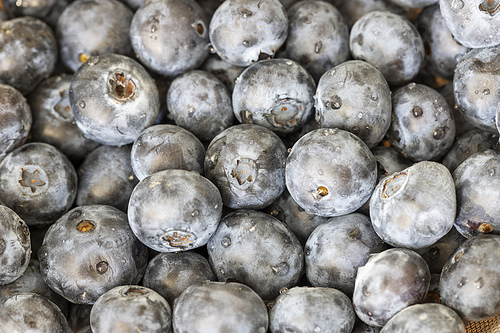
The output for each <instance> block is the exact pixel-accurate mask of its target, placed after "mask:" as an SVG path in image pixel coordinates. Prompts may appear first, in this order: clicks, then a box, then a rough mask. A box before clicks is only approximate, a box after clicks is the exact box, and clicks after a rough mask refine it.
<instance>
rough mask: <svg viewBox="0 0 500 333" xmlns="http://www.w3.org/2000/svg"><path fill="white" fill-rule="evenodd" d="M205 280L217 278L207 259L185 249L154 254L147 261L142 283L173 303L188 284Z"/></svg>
mask: <svg viewBox="0 0 500 333" xmlns="http://www.w3.org/2000/svg"><path fill="white" fill-rule="evenodd" d="M206 280H211V281H216V280H217V277H216V276H215V274H214V272H213V271H212V268H211V267H210V264H209V263H208V260H207V259H206V258H205V257H204V256H202V255H201V254H199V253H196V252H192V251H186V252H179V253H160V254H158V255H156V256H155V257H154V258H153V259H151V260H150V261H149V264H148V267H147V268H146V272H145V273H144V278H143V280H142V284H143V285H144V286H145V287H148V288H151V289H153V290H154V291H156V292H158V293H159V294H160V295H162V296H163V297H164V298H165V299H166V300H167V301H168V302H169V303H170V304H174V300H175V299H176V298H177V297H179V296H180V295H181V294H182V292H183V291H184V290H186V289H187V288H188V287H189V286H190V285H193V284H196V283H199V282H203V281H206Z"/></svg>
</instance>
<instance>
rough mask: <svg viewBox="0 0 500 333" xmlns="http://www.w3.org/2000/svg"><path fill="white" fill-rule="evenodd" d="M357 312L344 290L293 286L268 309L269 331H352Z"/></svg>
mask: <svg viewBox="0 0 500 333" xmlns="http://www.w3.org/2000/svg"><path fill="white" fill-rule="evenodd" d="M355 319H356V314H355V313H354V309H353V308H352V302H351V300H350V299H349V297H347V296H346V295H345V294H344V293H342V292H340V291H338V290H336V289H332V288H312V287H295V288H292V289H290V290H287V291H286V292H284V293H282V294H281V295H279V296H278V298H276V300H275V303H274V306H273V307H272V308H271V310H270V311H269V330H270V331H271V333H288V332H325V333H336V332H339V333H340V332H351V330H352V328H353V326H354V321H355Z"/></svg>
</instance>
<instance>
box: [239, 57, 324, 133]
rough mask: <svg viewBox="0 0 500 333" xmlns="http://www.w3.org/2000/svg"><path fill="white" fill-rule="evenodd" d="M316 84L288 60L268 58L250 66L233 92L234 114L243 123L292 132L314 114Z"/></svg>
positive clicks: (282, 131)
mask: <svg viewBox="0 0 500 333" xmlns="http://www.w3.org/2000/svg"><path fill="white" fill-rule="evenodd" d="M315 89H316V84H315V83H314V80H313V78H312V77H311V75H310V74H309V73H308V72H307V71H306V70H305V69H304V67H302V66H301V65H299V64H298V63H296V62H294V61H292V60H289V59H269V60H263V61H259V62H257V63H255V64H252V65H251V66H249V67H248V68H247V69H245V71H243V73H241V75H240V76H239V77H238V80H237V81H236V84H235V86H234V91H233V111H234V114H235V115H236V118H237V119H238V121H240V122H242V123H244V124H256V125H261V126H264V127H266V128H268V129H270V130H272V131H274V132H276V133H280V134H284V133H290V132H293V131H294V130H296V129H297V128H299V127H300V126H302V125H303V124H304V123H305V122H306V121H307V119H308V118H309V117H310V115H311V114H312V110H313V105H314V99H313V95H314V91H315Z"/></svg>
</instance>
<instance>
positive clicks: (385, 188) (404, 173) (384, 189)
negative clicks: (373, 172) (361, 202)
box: [382, 172, 408, 198]
mask: <svg viewBox="0 0 500 333" xmlns="http://www.w3.org/2000/svg"><path fill="white" fill-rule="evenodd" d="M407 175H408V174H407V173H406V172H401V173H399V174H397V175H395V176H394V177H392V178H391V179H389V180H387V181H386V182H385V184H384V188H383V189H382V197H383V198H387V197H388V196H387V195H386V190H387V185H388V184H389V183H390V182H392V181H393V180H394V179H396V178H398V177H400V176H407ZM399 187H400V186H397V187H396V189H398V188H399Z"/></svg>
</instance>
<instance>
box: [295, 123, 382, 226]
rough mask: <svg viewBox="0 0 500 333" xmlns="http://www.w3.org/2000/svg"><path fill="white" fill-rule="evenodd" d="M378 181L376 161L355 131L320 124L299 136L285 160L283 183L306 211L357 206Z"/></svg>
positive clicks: (339, 211)
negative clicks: (284, 178)
mask: <svg viewBox="0 0 500 333" xmlns="http://www.w3.org/2000/svg"><path fill="white" fill-rule="evenodd" d="M376 181H377V163H376V161H375V158H374V157H373V154H372V153H371V152H370V150H369V149H368V147H367V146H366V144H365V143H364V142H363V141H361V139H360V138H358V137H357V136H356V135H354V134H352V133H350V132H347V131H344V130H341V129H338V128H321V129H317V130H314V131H311V132H309V133H307V134H306V135H304V136H303V137H302V138H300V139H299V140H298V141H297V142H296V143H295V145H294V146H293V148H292V150H291V152H290V155H289V156H288V159H287V164H286V187H287V189H288V192H290V195H291V196H292V197H293V199H294V200H295V201H296V202H297V204H298V205H299V206H300V207H302V208H303V209H304V210H305V211H306V212H307V213H308V214H314V215H320V216H339V215H345V214H348V213H352V212H354V211H355V210H357V209H358V208H360V207H361V206H362V205H363V204H364V203H365V202H366V201H367V200H368V199H369V198H370V196H371V194H372V192H373V189H374V188H375V184H376Z"/></svg>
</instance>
